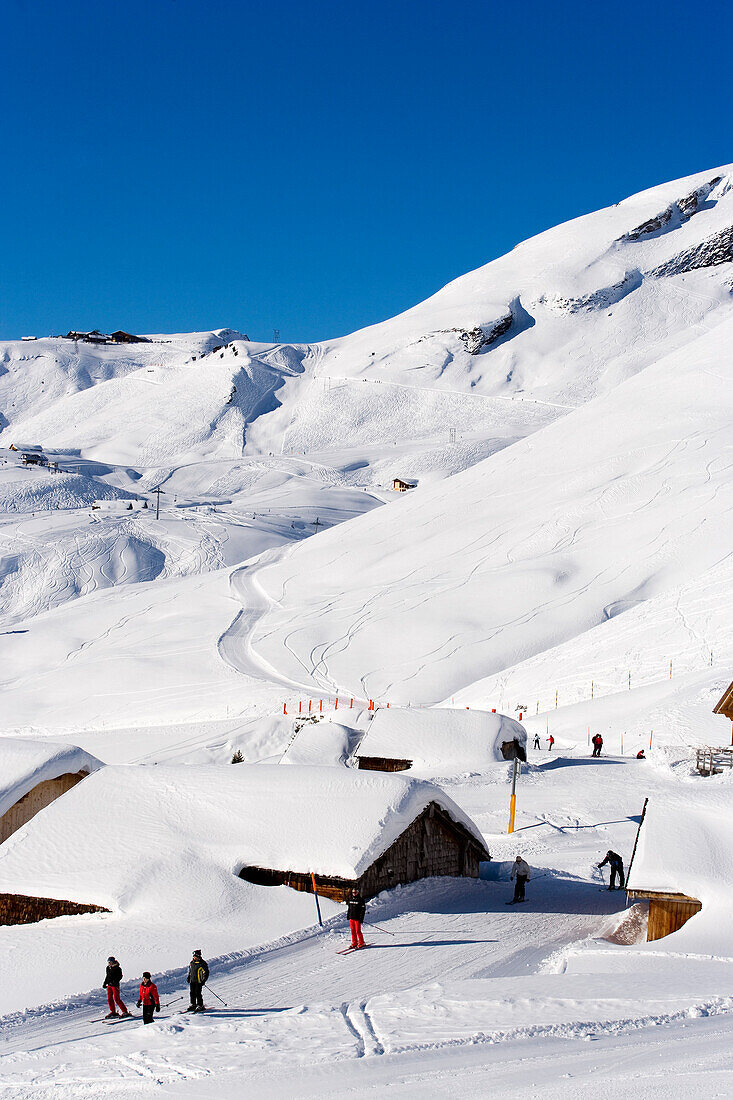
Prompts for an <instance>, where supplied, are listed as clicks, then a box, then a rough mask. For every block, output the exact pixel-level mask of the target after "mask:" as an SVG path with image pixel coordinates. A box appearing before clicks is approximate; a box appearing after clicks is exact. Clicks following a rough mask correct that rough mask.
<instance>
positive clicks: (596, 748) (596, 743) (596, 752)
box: [592, 733, 603, 756]
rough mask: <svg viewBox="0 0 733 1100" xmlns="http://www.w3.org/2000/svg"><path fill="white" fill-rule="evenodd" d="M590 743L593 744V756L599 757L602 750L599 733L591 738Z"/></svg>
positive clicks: (601, 739) (601, 740)
mask: <svg viewBox="0 0 733 1100" xmlns="http://www.w3.org/2000/svg"><path fill="white" fill-rule="evenodd" d="M592 743H593V756H600V755H601V749H602V748H603V738H602V737H601V735H600V733H597V734H596V735H595V736H594V737H593V738H592Z"/></svg>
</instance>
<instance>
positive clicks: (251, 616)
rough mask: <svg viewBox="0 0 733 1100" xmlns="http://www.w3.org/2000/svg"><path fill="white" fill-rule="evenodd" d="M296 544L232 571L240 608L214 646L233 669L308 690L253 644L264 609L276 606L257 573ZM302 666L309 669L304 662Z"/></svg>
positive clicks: (252, 676) (247, 674)
mask: <svg viewBox="0 0 733 1100" xmlns="http://www.w3.org/2000/svg"><path fill="white" fill-rule="evenodd" d="M295 545H297V543H294V544H293V545H291V546H286V547H274V548H273V549H272V550H266V551H265V552H264V553H263V554H261V555H260V557H259V558H257V559H256V561H255V562H253V563H252V564H247V565H242V566H239V567H238V568H237V569H235V570H234V571H233V572H232V574H231V577H230V581H229V584H230V590H231V595H232V599H234V600H236V601H237V603H240V604H241V605H242V609H241V611H238V612H237V615H236V616H235V618H234V621H233V622H232V623H231V624H230V625H229V626H228V627H227V629H226V630H225V631H224V633H223V634H222V635H221V637H220V638H219V640H218V642H217V649H218V651H219V656H220V657H221V659H222V660H223V661H224V662H225V663H226V664H228V665H229V666H230V668H233V669H234V670H235V672H241V673H242V675H244V676H249V677H251V678H253V679H255V680H267V681H269V682H272V681H275V682H276V683H280V684H283V685H285V686H286V687H289V688H297V689H298V690H301V689H302V690H305V691H310V690H311V686H309V685H308V684H304V683H298V682H297V681H296V680H291V679H289V678H288V677H287V676H284V675H283V674H282V673H281V672H280V671H279V670H278V669H276V668H275V667H274V666H273V665H271V664H270V663H269V661H266V660H265V659H264V657H262V656H260V654H258V653H257V652H256V650H255V648H254V646H253V644H252V637H253V634H254V630H255V628H256V626H257V624H258V623H259V622H260V620H261V619H262V618H263V617H264V615H265V614H266V612H268V611H269V610H270V609H271V608H276V607H278V606H279V604H278V602H277V600H275V599H273V598H272V597H271V596H269V595H268V594H267V592H266V591H265V589H264V588H263V586H262V584H261V583H260V582H259V580H258V578H257V574H258V573H259V572H260V571H261V570H262V569H264V568H265V567H266V566H268V565H271V564H272V563H273V562H275V561H278V562H281V561H282V560H283V559H284V558H286V557H287V556H288V555H289V554H291V553H292V551H293V549H294V546H295ZM301 663H302V662H301ZM303 668H304V671H306V672H307V671H308V670H307V669H306V668H305V666H303Z"/></svg>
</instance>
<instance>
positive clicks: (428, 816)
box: [239, 802, 491, 901]
mask: <svg viewBox="0 0 733 1100" xmlns="http://www.w3.org/2000/svg"><path fill="white" fill-rule="evenodd" d="M489 859H491V856H490V854H489V852H488V850H487V849H486V847H485V845H484V844H483V843H482V842H481V841H479V840H478V838H477V837H476V835H475V834H474V833H472V832H470V831H469V830H468V829H467V828H466V827H465V825H463V824H461V823H460V822H458V821H455V820H454V819H453V817H452V816H451V815H450V814H449V813H448V811H447V810H445V809H444V808H443V807H442V806H440V805H439V803H438V802H430V804H429V805H428V806H426V807H425V809H424V810H423V811H422V813H420V814H419V815H418V816H417V817H415V818H414V820H413V821H412V822H411V824H410V825H409V826H408V827H407V828H406V829H405V831H404V832H403V833H402V834H401V835H400V836H398V837H397V839H396V840H395V841H394V842H393V843H392V844H390V845H389V847H388V848H387V849H386V851H384V852H382V853H381V855H379V856H378V857H377V858H376V859H375V860H374V862H373V863H371V864H370V865H369V866H368V867H367V868H366V870H364V871H362V872H361V874H359V875H355V876H354V877H353V878H343V877H341V876H338V875H313V874H310V873H309V872H306V871H298V870H293V871H277V870H272V869H268V868H265V867H243V868H242V869H241V871H240V872H239V877H240V878H242V879H245V881H247V882H252V883H254V884H255V885H257V886H290V887H291V888H292V889H293V890H302V891H304V892H305V893H309V894H312V893H313V892H314V883H315V888H316V891H317V893H319V894H321V895H322V896H323V897H327V898H331V900H332V901H346V899H347V897H348V894H349V891H350V890H352V889H353V888H354V887H356V889H357V890H358V891H359V893H360V894H361V895H362V897H364V898H371V897H374V896H375V895H376V894H379V893H381V891H382V890H391V889H392V888H393V887H395V886H398V885H406V884H407V883H408V882H417V881H418V880H419V879H423V878H432V877H434V876H437V875H447V876H451V877H456V878H457V877H466V878H478V876H479V865H480V864H481V863H482V862H485V861H486V860H489Z"/></svg>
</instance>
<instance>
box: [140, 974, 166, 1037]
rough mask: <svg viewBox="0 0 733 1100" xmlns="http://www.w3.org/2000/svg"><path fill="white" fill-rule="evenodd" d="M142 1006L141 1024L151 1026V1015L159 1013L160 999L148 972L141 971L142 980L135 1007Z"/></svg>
mask: <svg viewBox="0 0 733 1100" xmlns="http://www.w3.org/2000/svg"><path fill="white" fill-rule="evenodd" d="M140 1005H142V1006H143V1023H144V1024H152V1022H153V1013H154V1012H160V997H159V996H158V987H157V986H156V985H155V983H154V982H153V981H151V978H150V971H149V970H144V971H143V980H142V981H141V983H140V996H139V997H138V999H137V1007H138V1008H139V1007H140Z"/></svg>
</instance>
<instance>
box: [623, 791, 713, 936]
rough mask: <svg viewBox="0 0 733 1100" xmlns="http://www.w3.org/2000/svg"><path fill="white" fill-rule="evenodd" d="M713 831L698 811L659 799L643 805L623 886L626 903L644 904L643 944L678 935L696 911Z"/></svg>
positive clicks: (696, 808) (699, 901)
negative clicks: (673, 933)
mask: <svg viewBox="0 0 733 1100" xmlns="http://www.w3.org/2000/svg"><path fill="white" fill-rule="evenodd" d="M721 824H722V823H721ZM711 826H712V832H710V828H711ZM718 828H720V826H718ZM717 831H718V830H717V829H716V827H715V823H714V818H713V815H710V820H708V813H707V811H706V810H705V809H702V808H700V807H695V806H694V805H690V804H689V803H688V804H680V802H679V801H674V802H671V801H670V802H668V801H666V800H663V799H659V800H657V799H655V800H654V801H650V802H649V803H648V804H647V806H646V809H645V811H644V815H643V817H642V820H641V824H640V826H639V832H638V836H637V846H636V850H635V852H634V855H633V857H632V861H631V866H630V867H629V873H628V878H627V881H626V895H627V897H628V899H629V901H648V902H649V919H648V924H647V937H646V938H647V940H659V939H662V938H663V937H664V936H669V935H670V934H671V933H672V932H677V931H679V929H680V928H682V927H683V925H684V924H686V923H687V921H688V920H689V919H690V917H694V916H695V914H696V913H699V912H700V910H701V909H702V902H701V900H700V898H698V897H696V896H695V895H696V893H697V892H698V891H699V886H700V880H701V878H704V876H705V865H706V864H707V863H708V861H709V858H710V853H711V852H712V851H714V850H715V848H716V841H715V833H716V832H717Z"/></svg>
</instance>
